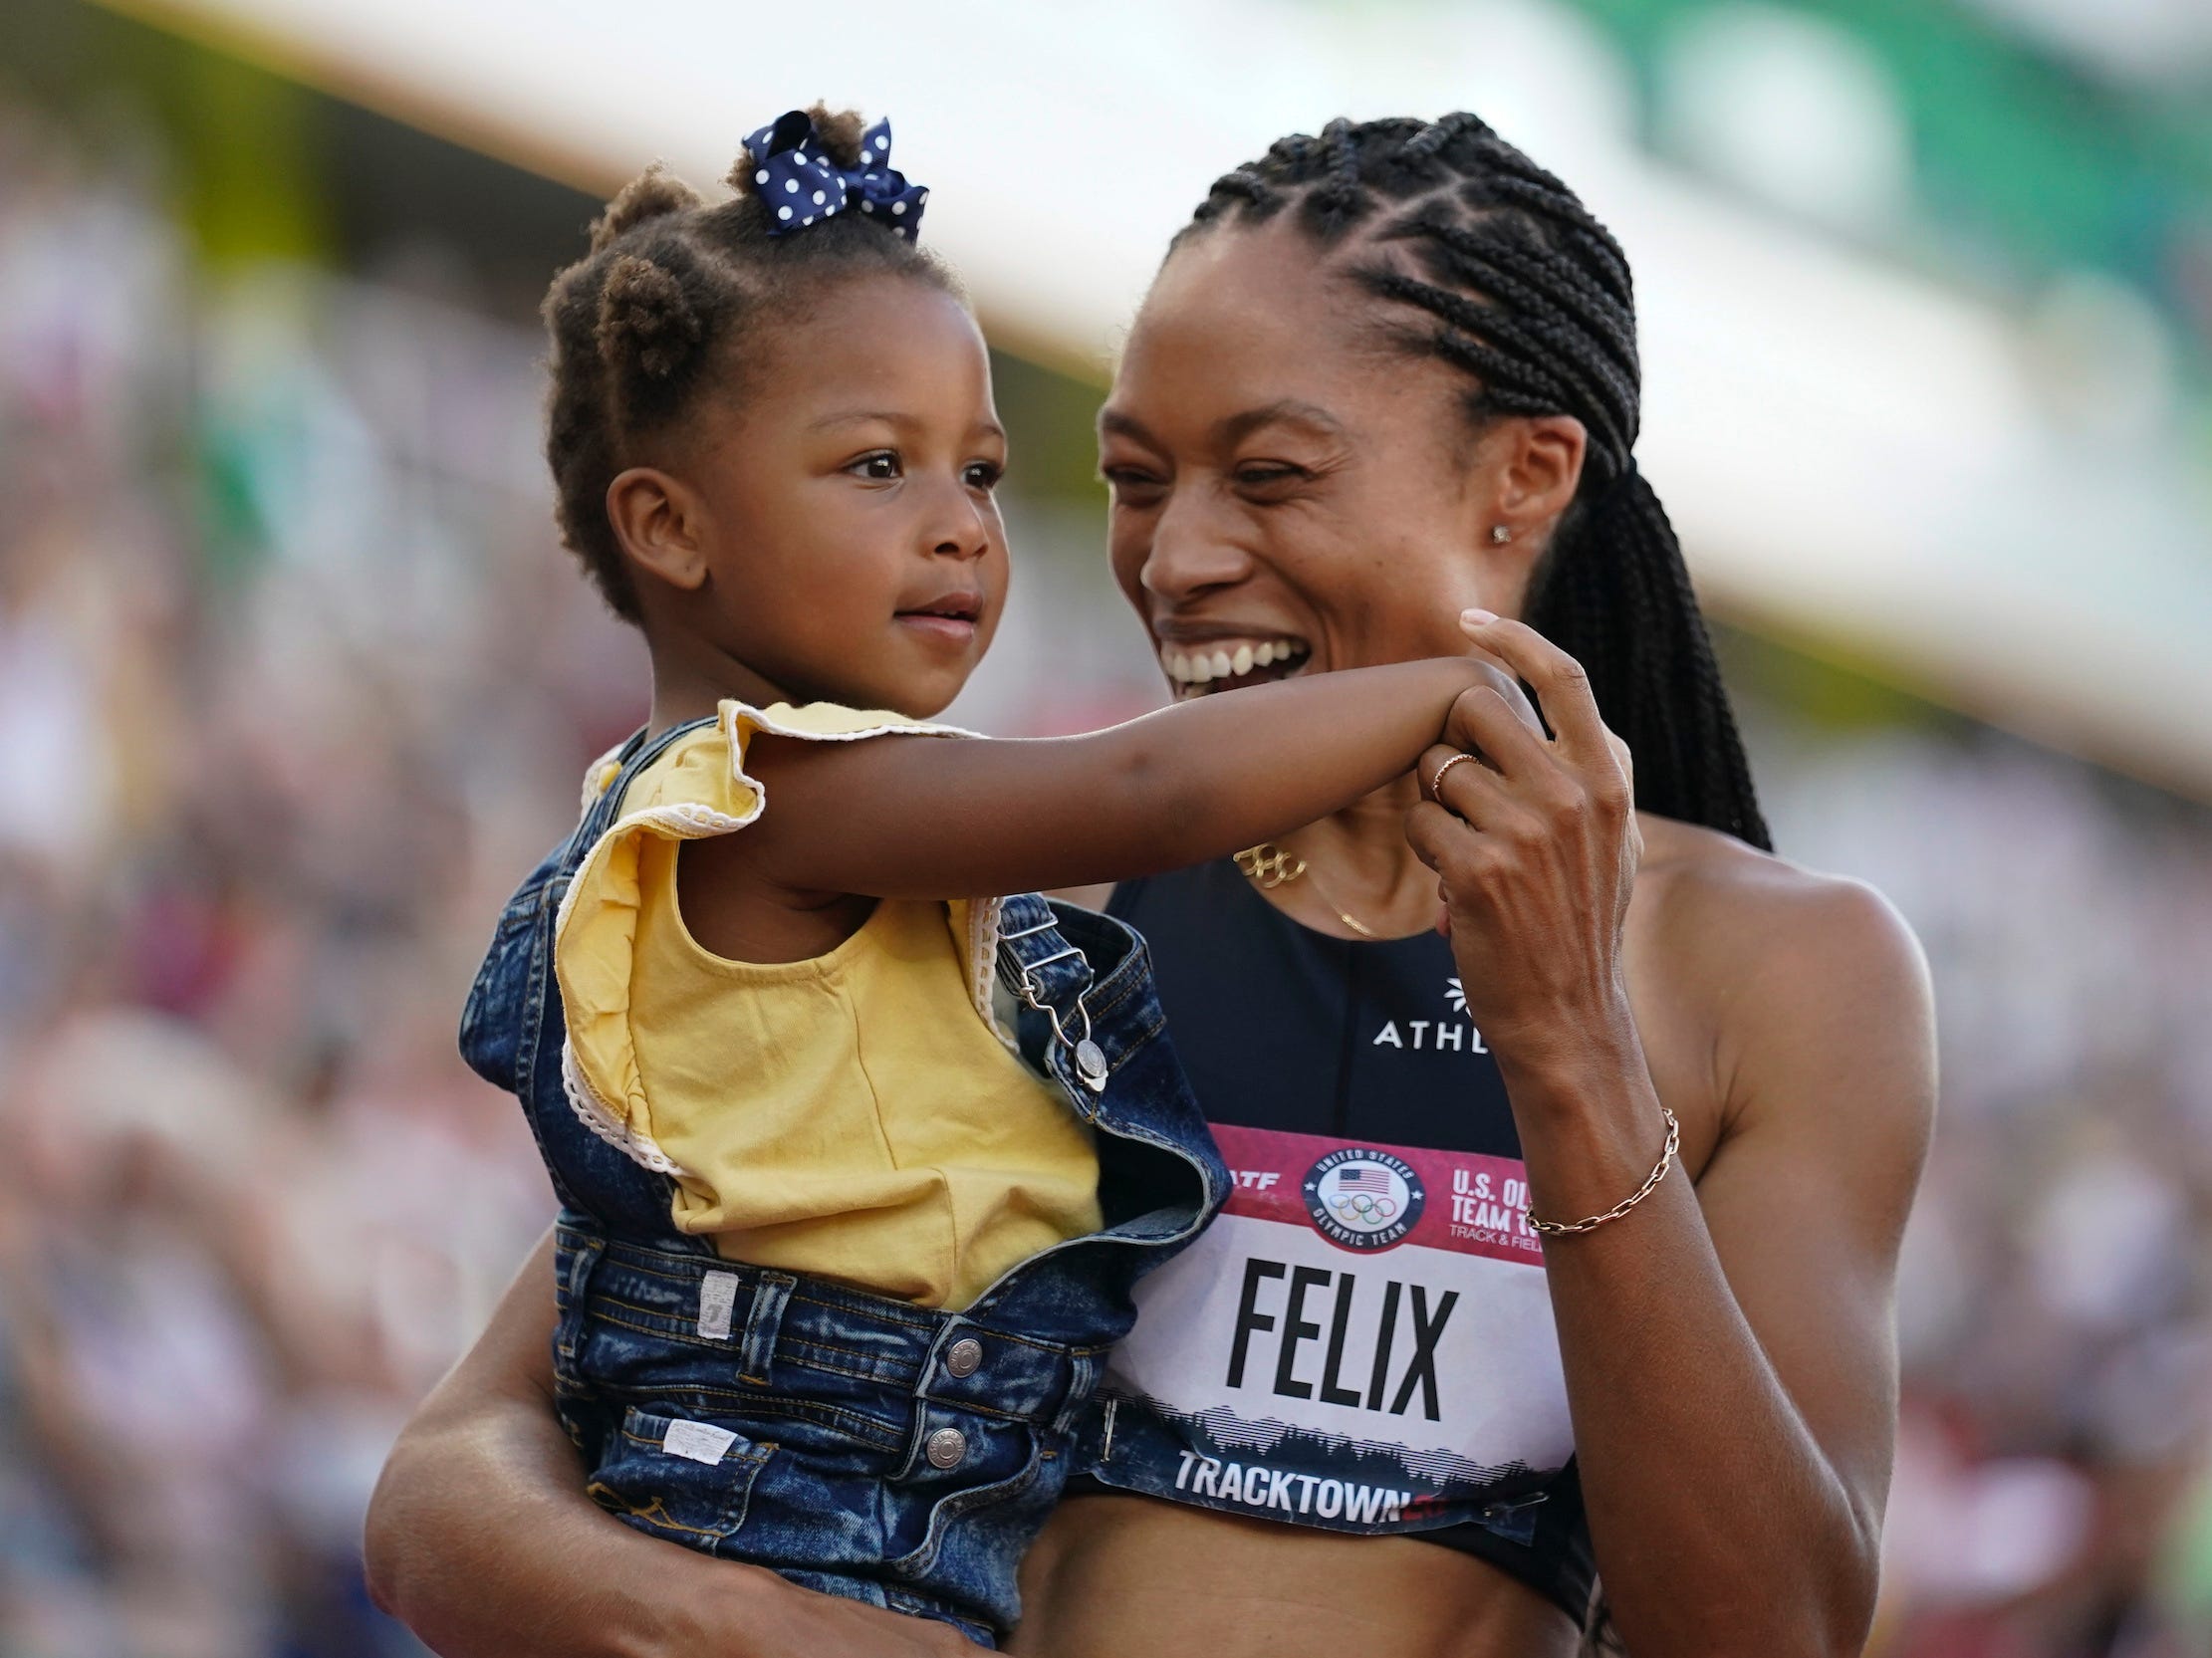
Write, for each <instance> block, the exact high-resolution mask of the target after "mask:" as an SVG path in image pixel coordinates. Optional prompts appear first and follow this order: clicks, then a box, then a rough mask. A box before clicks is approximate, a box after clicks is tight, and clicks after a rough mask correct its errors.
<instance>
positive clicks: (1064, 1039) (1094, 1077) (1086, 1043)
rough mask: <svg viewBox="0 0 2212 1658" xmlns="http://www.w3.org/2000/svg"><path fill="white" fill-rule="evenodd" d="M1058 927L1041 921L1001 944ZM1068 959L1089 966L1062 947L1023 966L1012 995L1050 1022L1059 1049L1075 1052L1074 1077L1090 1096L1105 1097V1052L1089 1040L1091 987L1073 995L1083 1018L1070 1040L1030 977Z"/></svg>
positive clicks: (1087, 960) (1086, 959)
mask: <svg viewBox="0 0 2212 1658" xmlns="http://www.w3.org/2000/svg"><path fill="white" fill-rule="evenodd" d="M1058 925H1059V923H1058V922H1056V921H1053V920H1051V919H1047V920H1044V921H1040V922H1038V923H1037V924H1036V925H1035V926H1033V927H1024V928H1023V929H1022V930H1021V931H1020V932H1018V933H1007V934H1005V935H1004V939H1003V942H1005V943H1008V944H1011V943H1013V942H1015V941H1016V940H1018V939H1024V938H1035V937H1036V936H1037V935H1038V934H1039V933H1049V932H1051V931H1052V930H1053V929H1054V928H1055V927H1056V926H1058ZM1071 956H1073V957H1074V958H1075V959H1076V960H1077V961H1080V962H1082V963H1083V964H1084V966H1085V967H1086V968H1088V967H1089V966H1090V965H1091V958H1090V957H1089V956H1086V955H1085V954H1084V953H1083V952H1082V951H1081V950H1079V949H1077V948H1076V947H1075V946H1074V945H1073V944H1066V945H1063V947H1062V948H1060V949H1058V950H1056V951H1054V952H1053V953H1052V954H1051V955H1049V956H1046V957H1045V958H1044V959H1042V960H1041V961H1034V962H1032V961H1025V962H1023V963H1022V982H1021V984H1020V985H1018V986H1017V987H1016V988H1015V992H1014V994H1015V995H1016V996H1018V997H1020V998H1021V1001H1022V1005H1023V1006H1024V1007H1028V1008H1034V1009H1036V1010H1037V1012H1039V1013H1041V1014H1043V1015H1044V1016H1045V1017H1046V1018H1047V1019H1049V1020H1051V1021H1052V1027H1053V1035H1054V1036H1055V1037H1057V1038H1059V1039H1060V1046H1061V1047H1063V1048H1067V1049H1073V1050H1074V1051H1075V1056H1076V1074H1077V1075H1078V1076H1080V1077H1082V1078H1083V1085H1084V1086H1085V1087H1087V1088H1089V1089H1090V1090H1091V1091H1092V1092H1093V1093H1104V1092H1105V1091H1106V1050H1105V1049H1103V1048H1101V1047H1100V1046H1099V1045H1098V1044H1097V1043H1096V1042H1094V1041H1093V1040H1092V1036H1091V1002H1090V998H1091V987H1090V986H1089V985H1086V986H1085V987H1084V988H1083V989H1082V990H1081V991H1079V992H1077V994H1076V1012H1077V1013H1079V1014H1081V1015H1082V1016H1083V1035H1082V1036H1081V1037H1071V1036H1069V1034H1068V1028H1067V1026H1065V1025H1063V1024H1062V1023H1061V1020H1060V1010H1059V1009H1058V1008H1056V1007H1054V1006H1053V1005H1052V1004H1051V1003H1050V1002H1048V1001H1046V1000H1045V998H1044V995H1043V994H1042V992H1041V990H1040V988H1039V986H1038V983H1037V981H1036V979H1035V978H1034V977H1033V974H1034V973H1035V972H1036V970H1037V969H1039V968H1044V967H1050V966H1052V964H1053V963H1054V962H1059V961H1066V960H1068V958H1069V957H1071Z"/></svg>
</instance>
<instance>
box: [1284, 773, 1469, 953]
mask: <svg viewBox="0 0 2212 1658" xmlns="http://www.w3.org/2000/svg"><path fill="white" fill-rule="evenodd" d="M1418 798H1419V796H1418V786H1417V785H1416V784H1415V783H1414V781H1413V779H1412V778H1411V777H1410V776H1408V777H1404V778H1400V779H1399V780H1398V781H1397V782H1395V783H1393V784H1390V785H1388V786H1387V787H1385V788H1382V789H1377V790H1376V791H1375V792H1374V793H1373V794H1371V795H1368V796H1366V797H1365V798H1364V799H1362V800H1357V801H1354V802H1352V805H1350V806H1348V807H1346V808H1345V809H1344V810H1343V811H1342V812H1338V813H1334V814H1332V815H1331V816H1330V817H1327V818H1324V819H1322V820H1321V821H1320V822H1318V823H1313V824H1309V825H1307V826H1306V827H1305V828H1304V829H1299V830H1297V831H1296V832H1295V833H1292V834H1288V835H1285V836H1284V837H1283V839H1282V840H1281V842H1280V844H1281V845H1282V847H1283V849H1284V850H1285V851H1288V852H1291V853H1293V854H1295V855H1296V856H1298V857H1300V858H1302V859H1304V860H1305V863H1306V869H1307V876H1306V878H1305V879H1303V880H1298V881H1293V882H1288V883H1286V884H1284V885H1282V886H1278V887H1276V888H1274V889H1273V890H1272V891H1270V892H1269V893H1268V897H1269V898H1270V900H1271V901H1273V902H1274V903H1275V904H1276V905H1277V906H1278V907H1279V908H1281V909H1283V910H1284V911H1286V912H1287V913H1289V914H1291V915H1293V916H1295V917H1297V918H1298V919H1299V920H1301V921H1304V922H1306V923H1308V924H1309V925H1312V926H1316V927H1319V928H1321V929H1322V930H1324V931H1328V932H1336V933H1343V932H1345V931H1346V929H1345V927H1344V926H1343V925H1342V924H1341V923H1342V920H1343V918H1344V917H1345V916H1350V917H1352V919H1353V920H1355V921H1357V922H1358V923H1359V925H1360V926H1361V927H1364V928H1365V929H1366V930H1367V931H1368V932H1369V933H1371V934H1373V935H1374V936H1375V937H1377V938H1404V937H1408V936H1410V935H1412V934H1414V933H1419V932H1424V931H1426V930H1427V929H1428V928H1429V927H1430V926H1432V925H1434V923H1435V920H1436V877H1435V875H1434V874H1432V873H1431V872H1430V871H1429V869H1428V868H1427V866H1426V865H1424V864H1423V863H1422V862H1421V860H1420V859H1419V858H1417V857H1415V856H1414V855H1413V848H1412V847H1411V846H1409V845H1407V844H1406V840H1405V814H1406V812H1407V810H1408V809H1409V808H1410V807H1411V806H1412V805H1413V803H1414V801H1415V800H1417V799H1418Z"/></svg>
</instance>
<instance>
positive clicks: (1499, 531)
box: [1490, 524, 1513, 547]
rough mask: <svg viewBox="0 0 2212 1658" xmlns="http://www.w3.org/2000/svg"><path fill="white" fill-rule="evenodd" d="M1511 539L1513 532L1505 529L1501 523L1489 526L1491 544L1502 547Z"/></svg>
mask: <svg viewBox="0 0 2212 1658" xmlns="http://www.w3.org/2000/svg"><path fill="white" fill-rule="evenodd" d="M1512 539H1513V532H1512V531H1511V530H1509V529H1507V528H1506V527H1505V526H1504V525H1503V524H1493V525H1491V526H1490V541H1491V545H1492V546H1494V547H1503V546H1505V544H1506V543H1507V542H1509V541H1511V540H1512Z"/></svg>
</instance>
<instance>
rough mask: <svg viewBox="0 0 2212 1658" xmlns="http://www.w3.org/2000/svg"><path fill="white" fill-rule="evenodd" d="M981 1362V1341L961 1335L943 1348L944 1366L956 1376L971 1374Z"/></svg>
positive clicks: (970, 1336)
mask: <svg viewBox="0 0 2212 1658" xmlns="http://www.w3.org/2000/svg"><path fill="white" fill-rule="evenodd" d="M982 1362H983V1343H982V1342H980V1341H978V1340H977V1339H976V1338H975V1337H974V1336H972V1335H963V1336H962V1337H960V1339H959V1340H957V1341H955V1342H954V1343H953V1344H952V1345H951V1346H949V1347H947V1348H946V1349H945V1368H946V1369H947V1370H950V1371H951V1372H952V1373H953V1374H954V1375H956V1376H972V1375H974V1374H975V1372H976V1369H977V1367H978V1366H979V1365H981V1364H982Z"/></svg>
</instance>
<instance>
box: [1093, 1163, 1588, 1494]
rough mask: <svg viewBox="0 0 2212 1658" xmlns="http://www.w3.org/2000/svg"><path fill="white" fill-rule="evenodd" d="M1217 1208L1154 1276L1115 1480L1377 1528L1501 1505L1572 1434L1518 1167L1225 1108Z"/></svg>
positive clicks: (1121, 1351)
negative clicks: (1274, 1123)
mask: <svg viewBox="0 0 2212 1658" xmlns="http://www.w3.org/2000/svg"><path fill="white" fill-rule="evenodd" d="M1214 1132H1215V1135H1216V1137H1217V1138H1218V1140H1219V1141H1220V1144H1221V1150H1222V1154H1223V1156H1224V1157H1225V1158H1226V1159H1227V1161H1228V1164H1229V1169H1230V1173H1231V1180H1232V1182H1233V1185H1232V1189H1231V1192H1230V1196H1229V1200H1228V1204H1227V1206H1226V1207H1225V1209H1224V1210H1223V1212H1222V1214H1221V1216H1220V1218H1219V1219H1217V1220H1216V1221H1215V1222H1214V1224H1213V1226H1212V1227H1211V1228H1210V1229H1209V1230H1208V1231H1207V1233H1206V1234H1205V1235H1204V1236H1203V1237H1202V1238H1200V1239H1199V1240H1198V1242H1197V1243H1196V1244H1194V1245H1193V1246H1192V1247H1191V1248H1190V1249H1189V1250H1187V1251H1185V1252H1184V1253H1183V1254H1182V1255H1180V1256H1178V1257H1177V1258H1176V1259H1175V1260H1173V1261H1171V1262H1169V1263H1168V1264H1167V1265H1166V1266H1164V1267H1162V1268H1161V1269H1160V1270H1159V1271H1158V1272H1156V1273H1153V1274H1151V1275H1150V1276H1149V1277H1147V1278H1145V1279H1144V1280H1143V1281H1142V1282H1141V1283H1140V1284H1139V1286H1138V1289H1137V1307H1138V1316H1137V1321H1136V1327H1135V1329H1134V1331H1132V1332H1131V1334H1130V1335H1129V1336H1128V1337H1127V1338H1126V1339H1125V1340H1124V1341H1123V1342H1122V1343H1121V1345H1120V1346H1119V1347H1118V1348H1117V1349H1116V1350H1115V1351H1114V1353H1113V1355H1112V1357H1111V1359H1110V1360H1109V1362H1108V1366H1107V1372H1106V1386H1105V1390H1104V1391H1105V1396H1106V1399H1107V1400H1108V1401H1109V1403H1110V1405H1111V1407H1112V1414H1113V1416H1114V1418H1115V1419H1116V1420H1117V1421H1118V1422H1119V1423H1120V1425H1121V1426H1120V1429H1119V1432H1120V1434H1121V1444H1120V1446H1119V1447H1118V1448H1115V1447H1113V1446H1111V1445H1109V1446H1108V1447H1107V1450H1106V1456H1105V1457H1104V1459H1103V1462H1102V1468H1101V1471H1100V1477H1101V1478H1102V1479H1105V1480H1106V1481H1107V1482H1108V1483H1109V1484H1115V1485H1122V1486H1126V1487H1128V1488H1130V1489H1139V1490H1150V1491H1154V1492H1156V1493H1157V1494H1158V1495H1161V1496H1175V1497H1179V1498H1181V1499H1182V1500H1184V1501H1190V1502H1197V1503H1201V1504H1204V1505H1206V1506H1209V1507H1216V1508H1225V1509H1234V1510H1241V1511H1243V1512H1247V1513H1267V1514H1272V1516H1273V1517H1274V1518H1276V1519H1288V1520H1293V1521H1296V1522H1298V1523H1300V1524H1304V1525H1321V1526H1325V1527H1333V1528H1336V1529H1341V1530H1358V1531H1379V1530H1391V1529H1396V1528H1401V1527H1406V1528H1411V1527H1421V1526H1427V1525H1434V1524H1437V1523H1439V1520H1440V1518H1452V1519H1456V1518H1459V1517H1460V1516H1461V1515H1462V1514H1463V1513H1467V1514H1472V1513H1482V1514H1484V1515H1485V1517H1486V1518H1488V1517H1489V1516H1491V1515H1494V1514H1495V1513H1496V1512H1497V1508H1498V1500H1499V1498H1500V1497H1501V1495H1510V1494H1511V1493H1512V1492H1515V1491H1523V1490H1527V1489H1530V1488H1532V1487H1536V1486H1540V1485H1541V1484H1542V1477H1543V1476H1545V1475H1548V1474H1552V1473H1555V1472H1556V1471H1558V1470H1559V1469H1561V1468H1562V1467H1564V1466H1565V1465H1566V1463H1567V1461H1568V1459H1569V1457H1570V1456H1571V1455H1572V1454H1573V1451H1574V1442H1573V1438H1572V1435H1571V1432H1570V1427H1569V1420H1568V1412H1567V1390H1566V1383H1565V1380H1564V1378H1563V1376H1562V1374H1561V1369H1560V1358H1559V1342H1558V1337H1557V1334H1556V1332H1555V1329H1554V1326H1553V1322H1552V1303H1551V1297H1550V1293H1549V1290H1548V1288H1547V1286H1546V1283H1545V1278H1544V1272H1543V1264H1544V1257H1543V1251H1542V1247H1541V1245H1540V1243H1539V1241H1538V1239H1537V1237H1536V1235H1535V1234H1534V1233H1533V1232H1532V1231H1530V1229H1529V1227H1528V1223H1527V1221H1526V1220H1525V1219H1524V1217H1523V1210H1524V1208H1525V1207H1526V1205H1527V1201H1528V1198H1527V1191H1526V1176H1525V1172H1524V1168H1523V1165H1522V1164H1521V1163H1520V1162H1519V1161H1517V1160H1514V1159H1511V1158H1504V1157H1488V1156H1481V1155H1477V1154H1473V1153H1467V1152H1456V1151H1426V1150H1419V1149H1414V1148H1409V1147H1404V1146H1384V1145H1374V1144H1366V1143H1362V1142H1358V1141H1349V1140H1337V1139H1330V1138H1323V1137H1318V1136H1313V1135H1305V1134H1286V1133H1275V1132H1270V1131H1267V1130H1263V1129H1253V1128H1237V1127H1226V1126H1222V1125H1218V1124H1217V1125H1216V1126H1215V1130H1214Z"/></svg>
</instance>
